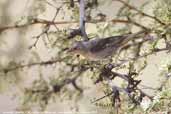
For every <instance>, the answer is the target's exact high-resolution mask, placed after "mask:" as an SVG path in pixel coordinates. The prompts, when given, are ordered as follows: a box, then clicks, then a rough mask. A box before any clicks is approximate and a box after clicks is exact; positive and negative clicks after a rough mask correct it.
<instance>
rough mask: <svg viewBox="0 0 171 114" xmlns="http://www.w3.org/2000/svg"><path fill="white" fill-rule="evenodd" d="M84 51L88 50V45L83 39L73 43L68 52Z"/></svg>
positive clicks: (78, 52) (79, 52)
mask: <svg viewBox="0 0 171 114" xmlns="http://www.w3.org/2000/svg"><path fill="white" fill-rule="evenodd" d="M84 51H86V47H85V45H84V43H83V41H76V42H74V43H73V44H72V46H71V48H70V49H69V50H68V52H71V53H76V54H81V53H83V52H84Z"/></svg>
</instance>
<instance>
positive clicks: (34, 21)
mask: <svg viewBox="0 0 171 114" xmlns="http://www.w3.org/2000/svg"><path fill="white" fill-rule="evenodd" d="M78 22H79V21H49V20H44V19H33V21H32V22H30V23H25V24H21V25H11V26H3V27H0V33H1V32H3V31H5V30H8V29H19V28H24V27H29V26H32V25H37V24H48V25H63V24H75V23H78ZM85 22H86V23H94V24H96V23H101V22H106V21H102V20H92V21H85ZM109 22H113V23H131V22H129V21H127V20H122V19H112V20H111V21H109Z"/></svg>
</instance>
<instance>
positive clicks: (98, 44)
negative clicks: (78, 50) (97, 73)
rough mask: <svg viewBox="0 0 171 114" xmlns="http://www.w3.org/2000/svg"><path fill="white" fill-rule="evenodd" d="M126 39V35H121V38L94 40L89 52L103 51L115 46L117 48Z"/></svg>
mask: <svg viewBox="0 0 171 114" xmlns="http://www.w3.org/2000/svg"><path fill="white" fill-rule="evenodd" d="M126 38H127V35H121V36H113V37H107V38H102V39H98V40H97V39H95V40H92V41H91V43H92V45H93V46H92V47H91V48H90V51H91V52H99V51H102V50H104V49H105V48H107V47H113V46H116V47H118V46H119V45H121V44H122V42H123V41H124V39H126Z"/></svg>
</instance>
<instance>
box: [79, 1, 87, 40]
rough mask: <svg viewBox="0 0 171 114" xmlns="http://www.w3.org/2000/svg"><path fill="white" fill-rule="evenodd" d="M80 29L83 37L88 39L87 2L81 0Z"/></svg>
mask: <svg viewBox="0 0 171 114" xmlns="http://www.w3.org/2000/svg"><path fill="white" fill-rule="evenodd" d="M80 31H81V35H82V36H83V39H84V40H85V41H86V40H88V36H87V33H86V31H85V2H84V0H80Z"/></svg>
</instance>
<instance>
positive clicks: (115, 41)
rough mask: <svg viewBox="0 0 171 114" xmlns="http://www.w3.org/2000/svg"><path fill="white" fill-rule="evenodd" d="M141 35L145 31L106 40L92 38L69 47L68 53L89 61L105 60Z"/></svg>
mask: <svg viewBox="0 0 171 114" xmlns="http://www.w3.org/2000/svg"><path fill="white" fill-rule="evenodd" d="M143 33H145V31H140V32H137V33H133V34H126V35H119V36H112V37H107V38H94V39H90V40H88V41H77V42H75V43H74V44H73V45H72V46H71V48H70V49H69V52H72V53H75V54H79V55H82V56H84V57H85V58H87V59H90V60H102V59H106V58H108V57H110V56H112V55H113V54H116V53H117V51H118V50H119V49H121V48H123V47H124V46H125V44H126V43H127V42H129V41H130V40H132V39H134V38H136V37H137V36H138V35H139V34H143Z"/></svg>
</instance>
